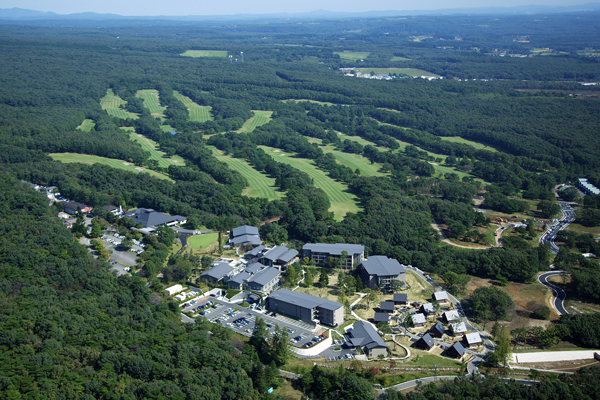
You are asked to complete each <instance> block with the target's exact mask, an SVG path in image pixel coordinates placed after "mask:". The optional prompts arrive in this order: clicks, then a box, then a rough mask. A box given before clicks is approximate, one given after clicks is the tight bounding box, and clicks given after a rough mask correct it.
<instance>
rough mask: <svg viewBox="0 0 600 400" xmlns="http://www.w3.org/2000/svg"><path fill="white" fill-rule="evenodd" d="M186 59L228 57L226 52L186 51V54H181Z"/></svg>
mask: <svg viewBox="0 0 600 400" xmlns="http://www.w3.org/2000/svg"><path fill="white" fill-rule="evenodd" d="M180 56H184V57H193V58H197V57H227V51H226V50H186V51H185V53H182V54H180Z"/></svg>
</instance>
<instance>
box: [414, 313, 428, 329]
mask: <svg viewBox="0 0 600 400" xmlns="http://www.w3.org/2000/svg"><path fill="white" fill-rule="evenodd" d="M411 320H412V323H413V326H415V327H419V326H423V325H425V315H423V314H421V313H417V314H413V315H412V316H411Z"/></svg>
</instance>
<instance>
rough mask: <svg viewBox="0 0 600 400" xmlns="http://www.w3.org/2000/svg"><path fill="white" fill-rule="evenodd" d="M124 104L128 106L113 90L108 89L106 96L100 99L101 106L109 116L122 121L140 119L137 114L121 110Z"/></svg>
mask: <svg viewBox="0 0 600 400" xmlns="http://www.w3.org/2000/svg"><path fill="white" fill-rule="evenodd" d="M122 104H127V102H126V101H125V100H123V99H121V98H120V97H119V96H117V95H115V93H114V92H113V90H112V89H108V90H107V91H106V96H104V97H103V98H102V99H100V106H101V107H102V109H103V110H105V111H106V112H107V113H108V115H110V116H112V117H117V118H122V119H127V118H132V119H138V115H137V114H135V113H131V112H129V111H125V110H123V109H122V108H119V107H120V106H121V105H122Z"/></svg>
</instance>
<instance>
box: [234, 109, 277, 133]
mask: <svg viewBox="0 0 600 400" xmlns="http://www.w3.org/2000/svg"><path fill="white" fill-rule="evenodd" d="M252 111H253V112H254V117H252V118H250V119H249V120H248V121H246V122H244V125H242V127H241V128H240V129H238V132H240V133H248V132H252V131H253V130H255V129H256V128H257V127H259V126H262V125H265V124H268V123H269V121H271V115H273V111H258V110H252Z"/></svg>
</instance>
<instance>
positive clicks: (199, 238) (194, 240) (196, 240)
mask: <svg viewBox="0 0 600 400" xmlns="http://www.w3.org/2000/svg"><path fill="white" fill-rule="evenodd" d="M218 239H219V234H218V233H207V234H205V235H194V236H188V237H187V243H188V246H189V247H191V248H192V249H194V250H202V249H205V248H207V247H209V246H210V245H212V244H213V243H217V240H218Z"/></svg>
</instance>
